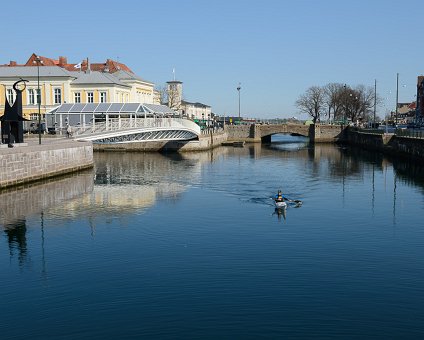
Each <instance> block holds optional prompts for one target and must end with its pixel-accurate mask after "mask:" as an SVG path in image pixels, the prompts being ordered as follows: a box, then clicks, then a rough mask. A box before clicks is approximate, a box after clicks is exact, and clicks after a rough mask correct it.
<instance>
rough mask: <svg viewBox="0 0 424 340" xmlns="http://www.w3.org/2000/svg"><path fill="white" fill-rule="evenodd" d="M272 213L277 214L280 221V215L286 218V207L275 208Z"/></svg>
mask: <svg viewBox="0 0 424 340" xmlns="http://www.w3.org/2000/svg"><path fill="white" fill-rule="evenodd" d="M273 215H277V218H278V220H279V221H281V217H282V218H283V219H284V220H285V219H286V208H275V210H274V212H273Z"/></svg>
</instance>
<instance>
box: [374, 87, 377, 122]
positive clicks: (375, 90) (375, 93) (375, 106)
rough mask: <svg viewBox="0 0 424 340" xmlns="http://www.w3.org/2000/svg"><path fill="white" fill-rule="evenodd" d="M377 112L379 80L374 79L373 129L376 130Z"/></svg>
mask: <svg viewBox="0 0 424 340" xmlns="http://www.w3.org/2000/svg"><path fill="white" fill-rule="evenodd" d="M376 111H377V79H374V121H373V129H375V128H376V126H375V114H376Z"/></svg>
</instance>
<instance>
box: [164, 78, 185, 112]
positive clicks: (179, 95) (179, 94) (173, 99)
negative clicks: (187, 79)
mask: <svg viewBox="0 0 424 340" xmlns="http://www.w3.org/2000/svg"><path fill="white" fill-rule="evenodd" d="M166 83H167V89H166V94H167V97H168V107H169V108H171V109H173V110H175V111H179V110H180V108H181V102H182V100H183V82H182V81H178V80H171V81H167V82H166Z"/></svg>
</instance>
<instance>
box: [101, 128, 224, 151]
mask: <svg viewBox="0 0 424 340" xmlns="http://www.w3.org/2000/svg"><path fill="white" fill-rule="evenodd" d="M225 141H227V133H226V132H224V131H220V132H212V133H205V134H202V135H201V136H200V137H199V140H198V141H197V140H196V141H169V142H159V141H158V142H151V141H149V142H136V143H122V144H93V149H94V151H130V152H131V151H134V152H153V151H165V152H166V151H170V152H175V151H178V152H188V151H203V150H210V149H213V148H216V147H218V146H221V143H223V142H225Z"/></svg>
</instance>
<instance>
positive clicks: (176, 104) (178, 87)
mask: <svg viewBox="0 0 424 340" xmlns="http://www.w3.org/2000/svg"><path fill="white" fill-rule="evenodd" d="M166 105H168V106H169V107H170V108H171V109H173V110H175V111H177V112H178V113H179V114H180V115H181V116H183V117H185V118H188V119H191V120H199V121H200V120H203V121H210V120H212V118H213V117H212V108H211V107H210V106H209V105H206V104H202V103H199V102H188V101H186V100H183V82H181V81H178V80H172V81H168V82H167V102H166Z"/></svg>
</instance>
